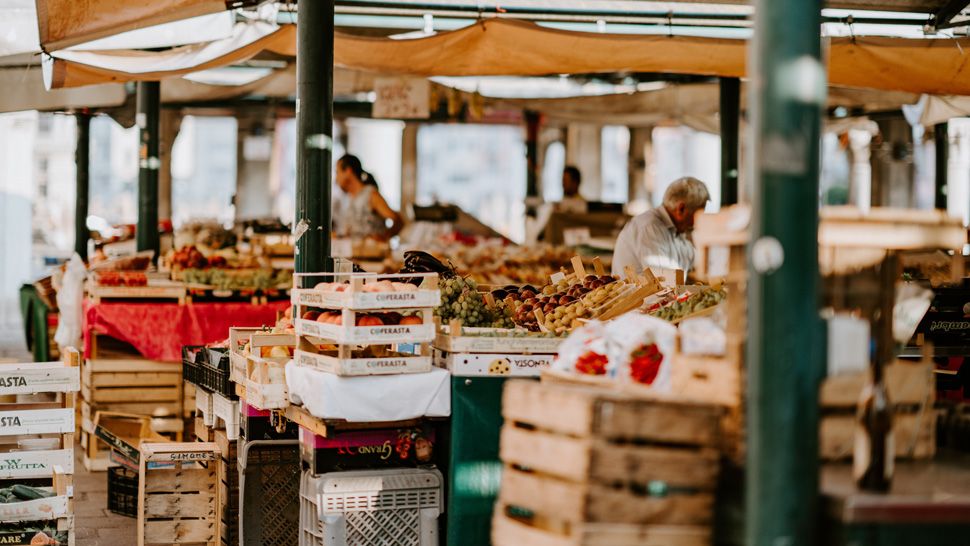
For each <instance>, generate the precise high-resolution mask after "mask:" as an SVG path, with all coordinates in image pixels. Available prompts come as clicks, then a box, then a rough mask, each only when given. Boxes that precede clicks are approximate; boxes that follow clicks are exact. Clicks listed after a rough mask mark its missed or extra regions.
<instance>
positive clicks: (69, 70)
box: [43, 22, 286, 89]
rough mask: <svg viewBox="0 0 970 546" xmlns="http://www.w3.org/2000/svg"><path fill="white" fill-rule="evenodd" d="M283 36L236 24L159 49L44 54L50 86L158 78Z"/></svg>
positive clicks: (223, 62)
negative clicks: (213, 36)
mask: <svg viewBox="0 0 970 546" xmlns="http://www.w3.org/2000/svg"><path fill="white" fill-rule="evenodd" d="M285 38H286V36H285V35H284V34H281V33H280V28H279V27H277V26H276V25H272V24H269V23H262V22H253V23H237V24H236V26H235V27H234V28H233V33H232V35H231V36H230V37H228V38H224V39H222V40H215V41H211V42H206V43H202V44H193V45H186V46H182V47H176V48H172V49H169V50H166V51H161V52H152V51H141V50H123V51H74V50H67V51H56V52H54V53H52V54H51V55H44V56H43V66H44V78H45V81H46V82H47V84H48V88H50V89H58V88H62V87H78V86H82V85H92V84H95V83H107V82H123V81H131V80H143V81H144V80H160V79H163V78H168V77H173V76H180V75H183V74H187V73H189V72H197V71H199V70H205V69H208V68H217V67H220V66H227V65H230V64H233V63H237V62H240V61H244V60H247V59H249V58H251V57H252V56H254V55H256V54H257V53H260V52H261V51H264V50H266V49H267V48H269V47H271V46H273V45H274V43H275V42H276V41H278V40H281V39H285Z"/></svg>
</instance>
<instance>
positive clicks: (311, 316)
mask: <svg viewBox="0 0 970 546" xmlns="http://www.w3.org/2000/svg"><path fill="white" fill-rule="evenodd" d="M319 316H320V311H307V312H306V313H303V320H317V317H319Z"/></svg>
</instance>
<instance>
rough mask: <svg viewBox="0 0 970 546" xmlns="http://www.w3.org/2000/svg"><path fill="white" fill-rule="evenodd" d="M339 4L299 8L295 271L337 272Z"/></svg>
mask: <svg viewBox="0 0 970 546" xmlns="http://www.w3.org/2000/svg"><path fill="white" fill-rule="evenodd" d="M333 12H334V0H311V1H306V2H299V3H298V4H297V25H296V34H297V38H296V42H297V43H296V47H297V53H296V122H297V129H296V138H297V147H296V226H295V227H294V229H295V231H296V233H297V240H296V271H297V273H314V272H322V271H332V270H333V261H332V259H331V258H330V231H331V228H332V225H331V220H330V200H331V196H330V194H331V173H330V168H331V167H330V166H331V161H332V160H333V157H332V154H333Z"/></svg>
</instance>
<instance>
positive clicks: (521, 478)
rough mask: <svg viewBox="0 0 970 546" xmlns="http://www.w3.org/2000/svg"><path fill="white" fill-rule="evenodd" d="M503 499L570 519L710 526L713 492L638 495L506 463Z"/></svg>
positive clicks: (539, 512) (535, 510)
mask: <svg viewBox="0 0 970 546" xmlns="http://www.w3.org/2000/svg"><path fill="white" fill-rule="evenodd" d="M499 500H500V502H501V503H503V504H506V505H509V506H516V507H520V508H525V509H527V510H530V511H532V512H534V513H536V514H542V515H547V516H552V517H556V518H560V519H563V520H566V521H570V522H600V523H601V522H606V523H628V524H639V525H647V524H670V525H707V524H709V523H711V520H712V518H713V513H714V494H713V493H695V494H670V495H667V496H664V497H649V496H640V495H635V494H633V493H632V492H631V491H629V490H626V489H614V488H610V487H605V486H601V485H596V484H593V483H585V484H584V483H576V482H571V481H565V480H559V479H556V478H553V477H550V476H546V475H542V474H536V473H528V472H523V471H521V470H517V469H514V468H512V467H506V468H505V471H504V472H503V474H502V488H501V491H500V493H499Z"/></svg>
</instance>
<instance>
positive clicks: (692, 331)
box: [679, 317, 727, 356]
mask: <svg viewBox="0 0 970 546" xmlns="http://www.w3.org/2000/svg"><path fill="white" fill-rule="evenodd" d="M679 330H680V351H681V352H682V353H684V354H685V355H706V356H723V355H724V352H725V349H726V347H727V335H725V333H724V327H723V326H721V325H720V324H718V322H717V321H716V320H715V319H713V318H711V317H695V318H689V319H686V320H684V321H683V322H681V323H680V328H679Z"/></svg>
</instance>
